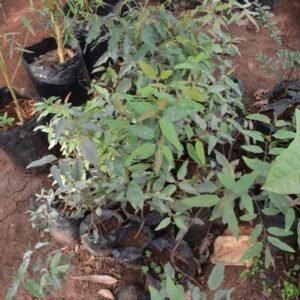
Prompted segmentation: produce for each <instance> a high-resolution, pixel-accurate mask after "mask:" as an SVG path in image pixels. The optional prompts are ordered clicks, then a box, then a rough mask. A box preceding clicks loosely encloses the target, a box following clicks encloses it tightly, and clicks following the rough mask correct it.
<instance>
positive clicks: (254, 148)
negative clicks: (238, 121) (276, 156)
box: [242, 145, 264, 154]
mask: <svg viewBox="0 0 300 300" xmlns="http://www.w3.org/2000/svg"><path fill="white" fill-rule="evenodd" d="M242 148H243V149H244V150H246V151H248V152H252V153H256V154H259V153H263V152H264V150H263V149H262V148H261V147H259V146H255V145H249V146H248V145H244V146H242Z"/></svg>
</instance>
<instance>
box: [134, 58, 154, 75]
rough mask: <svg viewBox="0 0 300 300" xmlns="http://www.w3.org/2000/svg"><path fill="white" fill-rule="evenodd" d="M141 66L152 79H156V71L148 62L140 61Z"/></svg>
mask: <svg viewBox="0 0 300 300" xmlns="http://www.w3.org/2000/svg"><path fill="white" fill-rule="evenodd" d="M138 64H139V66H140V68H141V69H142V71H143V73H144V74H145V75H146V76H147V77H148V78H149V79H151V80H156V79H157V78H156V71H155V70H154V69H153V68H152V67H151V66H150V65H148V64H147V63H145V62H144V61H141V60H140V61H139V62H138Z"/></svg>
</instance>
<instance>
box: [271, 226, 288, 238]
mask: <svg viewBox="0 0 300 300" xmlns="http://www.w3.org/2000/svg"><path fill="white" fill-rule="evenodd" d="M267 230H268V232H269V233H270V234H272V235H275V236H280V237H281V236H290V235H292V234H293V232H291V231H287V230H284V229H282V228H278V227H269V228H268V229H267Z"/></svg>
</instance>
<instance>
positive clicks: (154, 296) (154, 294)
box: [149, 285, 165, 300]
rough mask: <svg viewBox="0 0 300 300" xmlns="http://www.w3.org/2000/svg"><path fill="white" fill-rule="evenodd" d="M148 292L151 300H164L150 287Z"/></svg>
mask: <svg viewBox="0 0 300 300" xmlns="http://www.w3.org/2000/svg"><path fill="white" fill-rule="evenodd" d="M149 291H150V296H151V299H155V300H164V299H165V297H163V296H161V295H160V293H159V291H158V290H156V289H155V288H154V287H152V286H151V285H150V286H149Z"/></svg>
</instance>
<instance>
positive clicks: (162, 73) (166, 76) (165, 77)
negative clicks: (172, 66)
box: [160, 70, 173, 80]
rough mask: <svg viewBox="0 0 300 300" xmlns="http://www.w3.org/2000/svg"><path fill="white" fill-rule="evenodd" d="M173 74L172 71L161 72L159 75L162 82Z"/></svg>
mask: <svg viewBox="0 0 300 300" xmlns="http://www.w3.org/2000/svg"><path fill="white" fill-rule="evenodd" d="M172 74H173V71H172V70H163V71H162V72H161V73H160V78H161V79H162V80H166V79H168V78H169V77H170V76H172Z"/></svg>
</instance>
